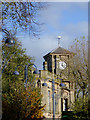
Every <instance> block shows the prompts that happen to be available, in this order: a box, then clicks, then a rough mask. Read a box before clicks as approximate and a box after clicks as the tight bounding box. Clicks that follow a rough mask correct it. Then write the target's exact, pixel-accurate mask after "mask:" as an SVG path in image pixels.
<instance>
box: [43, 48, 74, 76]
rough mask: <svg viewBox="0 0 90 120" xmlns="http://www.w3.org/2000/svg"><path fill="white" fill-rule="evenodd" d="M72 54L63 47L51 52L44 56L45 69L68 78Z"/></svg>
mask: <svg viewBox="0 0 90 120" xmlns="http://www.w3.org/2000/svg"><path fill="white" fill-rule="evenodd" d="M71 56H72V53H71V52H70V51H68V50H65V49H64V48H62V47H58V48H56V49H55V50H53V51H51V52H49V53H48V54H46V55H45V56H44V60H45V61H44V62H43V69H44V70H48V71H50V72H52V73H54V74H57V75H59V76H60V77H62V78H68V75H69V58H70V57H71Z"/></svg>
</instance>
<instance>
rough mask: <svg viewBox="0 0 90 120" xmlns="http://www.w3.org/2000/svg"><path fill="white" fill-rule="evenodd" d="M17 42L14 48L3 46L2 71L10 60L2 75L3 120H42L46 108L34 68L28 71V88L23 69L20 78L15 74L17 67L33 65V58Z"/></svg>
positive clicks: (20, 69)
mask: <svg viewBox="0 0 90 120" xmlns="http://www.w3.org/2000/svg"><path fill="white" fill-rule="evenodd" d="M15 41H16V43H15V45H14V46H13V47H8V46H6V45H5V44H3V46H2V51H3V61H4V62H3V65H2V69H3V67H4V65H5V63H6V62H7V61H8V60H9V61H8V62H7V65H6V67H5V68H4V72H3V74H2V98H3V99H2V113H3V114H2V115H3V117H2V120H7V119H8V120H12V119H13V120H29V119H32V118H41V117H42V116H43V112H42V110H43V109H44V106H41V99H42V95H41V93H40V89H39V88H36V87H35V77H34V75H33V74H32V72H31V71H32V69H34V68H33V67H31V66H30V67H29V69H28V86H27V88H25V86H24V83H25V80H24V69H23V67H22V66H19V67H18V69H17V71H19V72H20V75H19V76H15V75H14V74H13V73H14V71H15V68H16V66H17V65H26V64H27V63H32V62H31V60H32V58H31V57H30V56H27V55H26V53H25V49H22V46H21V44H20V43H18V41H17V40H16V39H15ZM17 43H18V44H17ZM13 53H15V54H13ZM12 55H13V56H12ZM11 56H12V57H11Z"/></svg>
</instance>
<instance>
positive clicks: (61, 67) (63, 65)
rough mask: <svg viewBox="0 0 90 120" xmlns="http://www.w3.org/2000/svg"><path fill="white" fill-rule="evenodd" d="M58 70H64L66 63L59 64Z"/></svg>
mask: <svg viewBox="0 0 90 120" xmlns="http://www.w3.org/2000/svg"><path fill="white" fill-rule="evenodd" d="M59 68H60V69H61V70H64V69H65V68H66V63H65V62H63V61H61V62H59Z"/></svg>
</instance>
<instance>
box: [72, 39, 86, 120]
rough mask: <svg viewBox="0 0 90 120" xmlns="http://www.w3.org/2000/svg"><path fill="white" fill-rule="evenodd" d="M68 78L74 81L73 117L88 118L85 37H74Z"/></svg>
mask: <svg viewBox="0 0 90 120" xmlns="http://www.w3.org/2000/svg"><path fill="white" fill-rule="evenodd" d="M71 50H72V52H73V54H74V56H73V57H72V59H71V60H70V78H71V81H72V82H73V83H75V84H74V85H75V86H74V87H75V103H74V104H73V105H74V107H73V110H74V117H75V118H77V119H78V120H80V119H81V120H82V119H83V120H84V119H88V47H87V40H86V38H85V37H81V39H75V41H74V44H73V45H72V46H71Z"/></svg>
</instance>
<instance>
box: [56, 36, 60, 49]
mask: <svg viewBox="0 0 90 120" xmlns="http://www.w3.org/2000/svg"><path fill="white" fill-rule="evenodd" d="M57 38H58V47H60V39H61V36H58V37H57Z"/></svg>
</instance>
